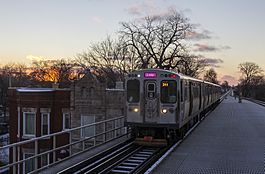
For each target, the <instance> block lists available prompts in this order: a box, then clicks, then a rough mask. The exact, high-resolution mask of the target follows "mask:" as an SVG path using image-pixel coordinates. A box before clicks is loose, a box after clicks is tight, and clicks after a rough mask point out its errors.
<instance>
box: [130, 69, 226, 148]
mask: <svg viewBox="0 0 265 174" xmlns="http://www.w3.org/2000/svg"><path fill="white" fill-rule="evenodd" d="M125 88H126V98H127V100H126V112H125V113H126V121H125V124H126V125H127V126H129V127H130V128H131V129H132V135H133V136H134V137H135V138H136V139H135V142H136V143H137V144H142V145H152V146H164V145H167V144H168V143H170V142H173V141H175V140H176V139H178V138H182V137H183V136H184V135H185V133H186V132H187V131H188V129H189V128H190V127H191V126H193V125H194V124H195V123H197V122H198V121H199V119H201V118H202V117H203V116H204V114H205V113H206V112H207V111H208V110H209V109H210V108H211V107H212V106H213V105H214V104H216V103H218V101H219V99H220V97H221V87H220V86H219V85H216V84H213V83H209V82H205V81H202V80H198V79H195V78H191V77H188V76H185V75H181V74H178V73H176V72H173V71H168V70H161V69H145V70H139V71H134V72H132V73H130V74H128V76H127V77H126V84H125Z"/></svg>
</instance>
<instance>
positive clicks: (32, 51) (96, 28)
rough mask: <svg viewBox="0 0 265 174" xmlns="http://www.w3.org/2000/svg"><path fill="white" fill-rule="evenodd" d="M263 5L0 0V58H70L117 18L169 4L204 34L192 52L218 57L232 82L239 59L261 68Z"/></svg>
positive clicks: (264, 55)
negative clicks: (196, 25) (205, 32)
mask: <svg viewBox="0 0 265 174" xmlns="http://www.w3.org/2000/svg"><path fill="white" fill-rule="evenodd" d="M264 7H265V1H262V0H142V1H136V0H0V61H1V63H7V62H20V63H29V62H30V60H29V59H31V58H34V57H44V58H49V59H51V58H71V57H74V56H75V55H76V54H77V53H80V52H82V51H85V50H86V49H87V48H88V47H89V45H90V44H91V43H93V42H97V41H100V40H103V39H105V38H106V36H107V35H112V36H115V33H116V32H117V30H118V29H119V27H120V26H119V22H121V21H130V20H133V19H136V18H139V17H142V16H145V15H147V14H151V15H153V14H163V13H166V12H167V11H168V10H169V9H170V8H173V9H176V10H178V11H181V12H182V13H183V14H184V15H185V16H186V17H188V18H189V19H190V22H191V23H194V24H198V30H200V31H207V34H208V35H209V36H210V38H209V39H204V40H199V41H196V42H195V41H192V42H191V43H190V44H191V45H195V44H196V45H197V47H198V48H204V49H197V51H196V53H197V54H200V55H203V56H205V57H206V58H210V59H216V60H222V61H219V64H218V67H217V68H216V70H217V72H218V76H219V79H220V80H222V78H223V77H224V79H227V80H229V79H230V81H231V82H232V81H234V82H233V83H236V82H235V80H236V79H238V77H239V75H240V74H239V73H238V69H237V66H238V64H239V63H242V62H245V61H252V62H255V63H257V64H259V65H260V66H261V67H262V68H263V69H265V52H264V50H265V49H264V47H265V34H264V31H265V22H264V18H265V10H264ZM205 48H206V49H205ZM207 48H208V49H207ZM217 62H218V61H217Z"/></svg>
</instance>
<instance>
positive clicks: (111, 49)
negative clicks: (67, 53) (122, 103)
mask: <svg viewBox="0 0 265 174" xmlns="http://www.w3.org/2000/svg"><path fill="white" fill-rule="evenodd" d="M134 58H135V53H134V52H133V51H132V50H129V48H128V47H125V46H124V42H123V41H122V40H118V41H115V40H113V39H111V38H110V37H107V39H106V40H104V41H102V42H98V43H95V44H92V45H91V46H90V48H89V50H88V51H87V52H84V53H82V54H78V55H77V57H76V59H75V60H76V63H77V64H78V65H79V66H80V67H81V68H82V69H83V70H88V69H89V71H91V72H92V73H94V74H95V75H96V76H97V77H98V78H99V80H101V81H107V82H108V86H109V87H113V86H114V85H115V82H116V81H121V80H123V79H124V75H125V74H127V73H128V72H130V71H133V70H135V69H137V66H138V64H137V62H136V61H135V59H134Z"/></svg>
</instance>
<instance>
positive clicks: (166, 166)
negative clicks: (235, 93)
mask: <svg viewBox="0 0 265 174" xmlns="http://www.w3.org/2000/svg"><path fill="white" fill-rule="evenodd" d="M151 173H152V174H173V173H174V174H207V173H209V174H250V173H251V174H265V107H263V106H260V105H258V104H255V103H252V102H250V101H247V100H243V101H242V103H238V100H235V99H234V98H232V97H227V99H224V101H223V102H222V103H221V104H220V105H219V106H218V107H217V108H216V109H215V110H214V111H213V112H212V113H210V114H209V115H208V116H207V117H206V118H205V119H204V120H203V121H202V122H201V123H200V124H199V125H198V127H197V128H196V129H195V130H194V131H193V132H192V133H191V134H190V135H189V136H188V137H187V138H186V139H184V140H183V142H182V143H181V144H180V145H179V146H178V147H177V148H175V149H174V150H173V151H172V153H170V154H169V156H167V157H166V158H165V159H164V160H163V161H162V162H161V163H160V164H159V165H158V166H157V167H156V168H155V169H154V170H153V171H152V172H151Z"/></svg>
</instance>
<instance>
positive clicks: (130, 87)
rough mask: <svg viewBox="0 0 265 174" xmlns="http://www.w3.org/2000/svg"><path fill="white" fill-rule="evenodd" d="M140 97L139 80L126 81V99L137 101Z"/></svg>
mask: <svg viewBox="0 0 265 174" xmlns="http://www.w3.org/2000/svg"><path fill="white" fill-rule="evenodd" d="M139 99H140V82H139V80H128V81H127V101H128V102H129V103H137V102H139Z"/></svg>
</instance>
